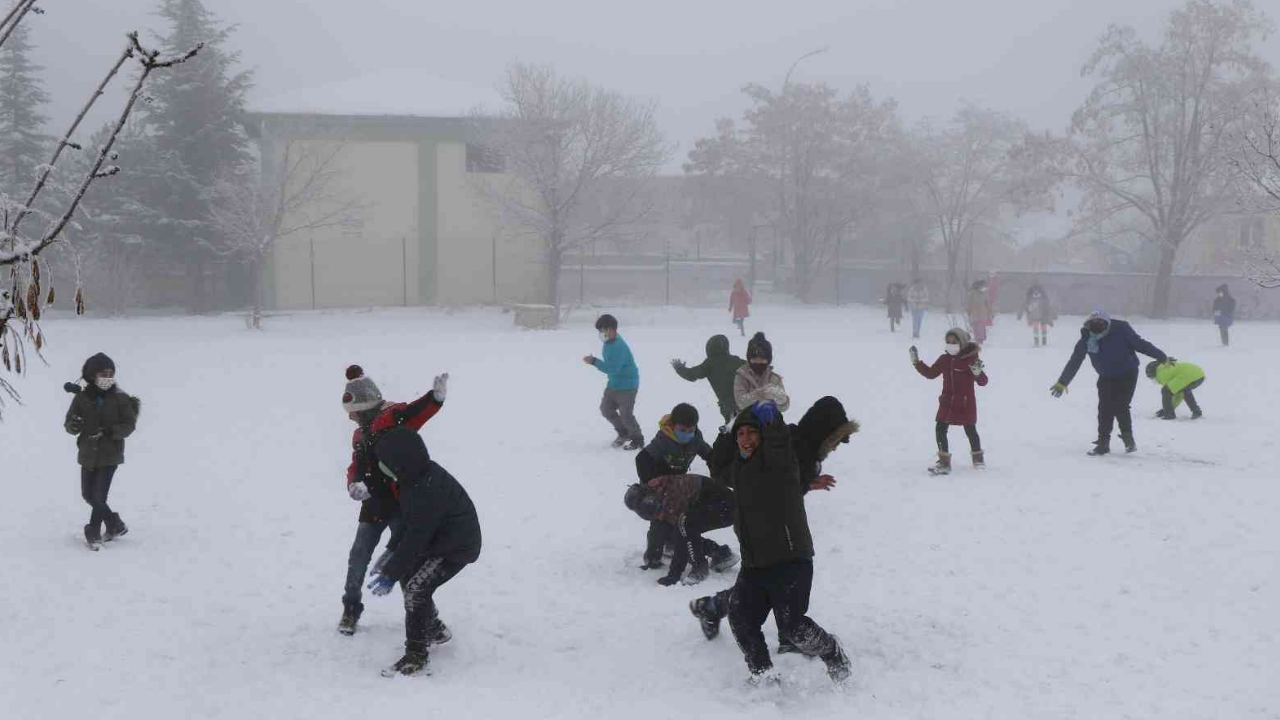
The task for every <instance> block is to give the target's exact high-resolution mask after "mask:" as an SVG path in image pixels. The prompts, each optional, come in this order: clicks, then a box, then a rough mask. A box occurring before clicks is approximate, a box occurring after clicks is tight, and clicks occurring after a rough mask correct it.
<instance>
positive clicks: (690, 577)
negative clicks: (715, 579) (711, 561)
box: [681, 561, 711, 585]
mask: <svg viewBox="0 0 1280 720" xmlns="http://www.w3.org/2000/svg"><path fill="white" fill-rule="evenodd" d="M710 574H711V569H710V568H708V567H707V563H706V562H705V561H703V562H700V563H694V564H693V567H692V568H690V569H689V573H688V574H687V575H685V576H684V580H682V581H681V583H682V584H684V585H697V584H698V583H700V582H702V581H703V580H706V579H707V576H708V575H710Z"/></svg>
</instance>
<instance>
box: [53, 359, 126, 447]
mask: <svg viewBox="0 0 1280 720" xmlns="http://www.w3.org/2000/svg"><path fill="white" fill-rule="evenodd" d="M115 367H116V366H115V363H114V362H112V360H111V358H109V357H107V356H106V355H104V354H103V353H98V354H97V355H94V356H93V357H91V358H89V359H88V360H86V361H85V363H84V366H83V367H82V368H81V370H80V376H81V378H82V379H84V381H85V383H86V384H87V386H86V387H85V389H83V390H80V391H79V392H77V393H75V397H73V398H72V399H71V406H70V407H68V408H67V414H66V417H64V418H63V422H62V427H63V429H65V430H66V431H67V432H68V433H70V434H71V435H75V436H76V449H77V452H76V461H77V462H78V463H80V466H81V467H84V468H86V469H89V470H93V469H95V468H101V467H108V466H111V465H123V464H124V441H125V438H127V437H129V436H130V435H132V434H133V431H134V430H135V429H137V427H138V413H140V412H141V411H142V402H141V401H140V400H138V398H136V397H133V396H132V395H129V394H128V393H126V392H125V391H123V390H121V389H120V387H119V386H112V388H111V389H110V390H107V391H105V392H104V391H102V390H99V389H98V386H97V385H96V384H94V381H95V380H96V378H97V374H98V373H100V372H102V371H103V370H115ZM69 387H73V388H74V387H75V385H74V384H72V385H70V386H69Z"/></svg>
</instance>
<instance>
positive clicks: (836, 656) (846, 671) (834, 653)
mask: <svg viewBox="0 0 1280 720" xmlns="http://www.w3.org/2000/svg"><path fill="white" fill-rule="evenodd" d="M831 640H832V642H834V643H835V648H833V649H832V650H831V652H828V653H826V654H825V655H823V656H822V662H824V663H826V665H827V677H829V678H831V682H834V683H842V682H844V681H845V680H848V679H849V676H850V675H852V674H853V670H852V668H851V667H850V665H851V663H850V662H849V656H848V655H845V654H844V648H843V647H841V646H840V638H838V637H836V636H835V635H832V636H831Z"/></svg>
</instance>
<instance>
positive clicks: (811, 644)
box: [729, 560, 836, 674]
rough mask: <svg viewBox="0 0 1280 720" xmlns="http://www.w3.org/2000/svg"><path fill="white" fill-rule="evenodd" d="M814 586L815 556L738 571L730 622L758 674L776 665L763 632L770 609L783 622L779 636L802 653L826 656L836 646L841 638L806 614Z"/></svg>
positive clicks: (743, 652)
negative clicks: (809, 558)
mask: <svg viewBox="0 0 1280 720" xmlns="http://www.w3.org/2000/svg"><path fill="white" fill-rule="evenodd" d="M812 587H813V561H811V560H795V561H792V562H786V563H780V564H778V565H771V566H769V567H765V568H747V569H744V570H743V571H742V572H740V573H738V582H737V584H735V585H734V588H733V590H734V592H733V599H732V600H731V601H730V603H729V627H730V629H732V630H733V638H734V640H737V641H738V648H739V649H741V650H742V654H743V657H744V658H745V659H746V661H747V669H748V670H750V671H751V672H752V673H753V674H759V673H762V672H765V671H766V670H768V669H769V668H771V667H773V660H772V659H770V657H769V646H768V645H766V644H765V641H764V633H763V632H761V627H762V626H763V625H764V621H765V620H766V619H767V618H768V617H769V613H770V612H772V613H773V619H774V622H776V623H777V625H778V639H779V640H780V641H783V642H790V643H791V644H792V645H793V646H795V649H796V650H797V651H798V652H800V653H801V654H803V655H806V656H808V657H820V656H822V655H826V654H828V653H830V652H831V651H833V650H834V649H835V647H836V642H835V638H833V637H831V635H830V634H828V633H827V631H826V630H823V629H822V626H820V625H818V623H816V622H814V621H813V620H812V619H810V618H809V616H808V615H807V614H806V613H808V612H809V591H810V589H811V588H812Z"/></svg>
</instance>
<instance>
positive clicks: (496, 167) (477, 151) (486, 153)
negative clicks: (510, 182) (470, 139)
mask: <svg viewBox="0 0 1280 720" xmlns="http://www.w3.org/2000/svg"><path fill="white" fill-rule="evenodd" d="M506 168H507V165H506V162H504V160H503V157H502V155H501V154H500V153H499V152H497V151H496V150H492V149H490V148H487V147H485V146H483V145H472V144H471V143H467V172H469V173H500V172H503V171H504V170H506Z"/></svg>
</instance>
